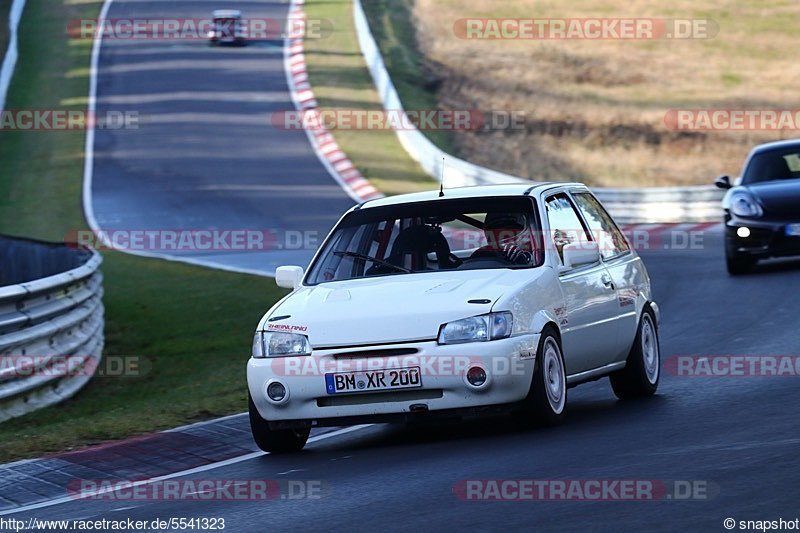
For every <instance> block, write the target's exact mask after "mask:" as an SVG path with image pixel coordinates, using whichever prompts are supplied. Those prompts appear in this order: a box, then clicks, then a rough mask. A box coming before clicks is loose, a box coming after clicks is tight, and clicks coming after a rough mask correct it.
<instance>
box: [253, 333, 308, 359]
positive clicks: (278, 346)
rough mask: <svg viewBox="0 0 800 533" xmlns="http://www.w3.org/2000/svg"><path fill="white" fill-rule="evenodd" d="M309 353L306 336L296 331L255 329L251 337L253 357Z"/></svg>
mask: <svg viewBox="0 0 800 533" xmlns="http://www.w3.org/2000/svg"><path fill="white" fill-rule="evenodd" d="M290 355H311V344H309V342H308V337H306V336H305V335H299V334H297V333H283V332H273V331H257V332H256V334H255V336H254V337H253V357H256V358H264V357H286V356H290Z"/></svg>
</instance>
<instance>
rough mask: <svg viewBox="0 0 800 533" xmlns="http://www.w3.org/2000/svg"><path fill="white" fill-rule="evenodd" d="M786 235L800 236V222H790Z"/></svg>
mask: <svg viewBox="0 0 800 533" xmlns="http://www.w3.org/2000/svg"><path fill="white" fill-rule="evenodd" d="M786 235H789V236H790V237H800V224H789V225H788V226H786Z"/></svg>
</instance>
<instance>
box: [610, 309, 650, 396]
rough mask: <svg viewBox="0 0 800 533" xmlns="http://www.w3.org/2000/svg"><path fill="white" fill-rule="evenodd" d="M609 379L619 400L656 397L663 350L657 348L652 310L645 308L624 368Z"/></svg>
mask: <svg viewBox="0 0 800 533" xmlns="http://www.w3.org/2000/svg"><path fill="white" fill-rule="evenodd" d="M653 350H654V351H653ZM609 377H610V379H611V388H612V389H614V394H615V395H616V396H617V398H619V399H620V400H630V399H633V398H642V397H645V396H652V395H653V394H655V393H656V390H657V389H658V382H659V380H660V379H661V348H660V346H659V344H658V326H657V325H656V319H655V314H654V313H653V310H652V309H650V306H645V308H644V311H643V312H642V316H641V318H640V319H639V327H638V329H637V331H636V339H635V340H634V341H633V347H631V351H630V353H629V354H628V360H627V363H626V364H625V368H623V369H622V370H619V371H617V372H614V373H613V374H611V376H609Z"/></svg>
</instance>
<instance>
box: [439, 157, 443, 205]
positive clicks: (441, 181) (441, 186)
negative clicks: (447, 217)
mask: <svg viewBox="0 0 800 533" xmlns="http://www.w3.org/2000/svg"><path fill="white" fill-rule="evenodd" d="M442 196H444V157H443V158H442V175H441V176H440V178H439V198H441V197H442Z"/></svg>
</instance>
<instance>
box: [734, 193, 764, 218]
mask: <svg viewBox="0 0 800 533" xmlns="http://www.w3.org/2000/svg"><path fill="white" fill-rule="evenodd" d="M731 212H732V213H733V214H734V215H736V216H740V217H760V216H761V215H762V214H763V211H762V210H761V206H760V205H758V203H757V202H756V201H755V198H753V197H752V196H751V195H750V194H748V193H746V192H744V191H741V192H737V193H734V194H733V195H731Z"/></svg>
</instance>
